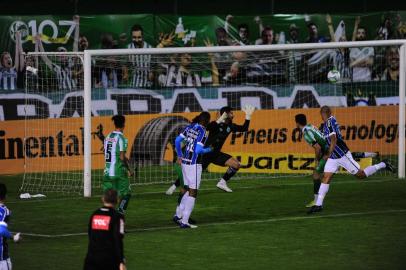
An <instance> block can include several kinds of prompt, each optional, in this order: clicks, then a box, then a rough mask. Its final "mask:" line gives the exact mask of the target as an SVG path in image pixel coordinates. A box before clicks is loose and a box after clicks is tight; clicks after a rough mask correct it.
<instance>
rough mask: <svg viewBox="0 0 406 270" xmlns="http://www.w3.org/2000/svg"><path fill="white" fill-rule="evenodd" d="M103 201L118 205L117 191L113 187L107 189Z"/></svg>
mask: <svg viewBox="0 0 406 270" xmlns="http://www.w3.org/2000/svg"><path fill="white" fill-rule="evenodd" d="M103 201H104V202H105V203H111V204H114V205H116V204H117V203H118V194H117V191H116V190H114V189H112V188H110V189H108V190H106V191H105V192H104V194H103Z"/></svg>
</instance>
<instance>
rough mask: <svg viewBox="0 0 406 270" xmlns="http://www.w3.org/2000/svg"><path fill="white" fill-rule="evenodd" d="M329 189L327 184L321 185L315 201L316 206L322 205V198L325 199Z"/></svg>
mask: <svg viewBox="0 0 406 270" xmlns="http://www.w3.org/2000/svg"><path fill="white" fill-rule="evenodd" d="M329 187H330V185H329V184H324V183H321V185H320V189H319V196H317V201H316V205H317V206H322V205H323V201H324V197H326V194H327V192H328V188H329Z"/></svg>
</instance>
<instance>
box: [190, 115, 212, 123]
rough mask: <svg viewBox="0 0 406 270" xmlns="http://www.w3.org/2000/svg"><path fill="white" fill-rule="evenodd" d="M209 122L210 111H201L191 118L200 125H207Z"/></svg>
mask: <svg viewBox="0 0 406 270" xmlns="http://www.w3.org/2000/svg"><path fill="white" fill-rule="evenodd" d="M209 122H210V113H208V112H201V113H200V114H199V115H198V116H196V117H195V118H193V120H192V123H199V124H202V125H204V126H205V125H207V124H208V123H209Z"/></svg>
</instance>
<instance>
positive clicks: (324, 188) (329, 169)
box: [308, 158, 339, 214]
mask: <svg viewBox="0 0 406 270" xmlns="http://www.w3.org/2000/svg"><path fill="white" fill-rule="evenodd" d="M338 160H339V159H331V158H329V159H327V162H326V165H325V166H324V172H323V178H322V180H321V184H320V188H319V192H318V195H317V200H316V204H315V205H314V206H312V208H310V210H309V212H308V213H309V214H313V213H317V212H321V211H322V210H323V202H324V198H325V197H326V194H327V192H328V190H329V188H330V182H331V179H332V177H333V175H334V174H335V173H336V172H337V170H338V168H339V162H338Z"/></svg>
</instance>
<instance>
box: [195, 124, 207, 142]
mask: <svg viewBox="0 0 406 270" xmlns="http://www.w3.org/2000/svg"><path fill="white" fill-rule="evenodd" d="M206 133H207V132H206V130H205V129H204V128H202V127H200V128H199V134H198V135H197V138H196V143H197V144H199V145H201V146H204V143H205V142H206V139H207V135H206Z"/></svg>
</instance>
